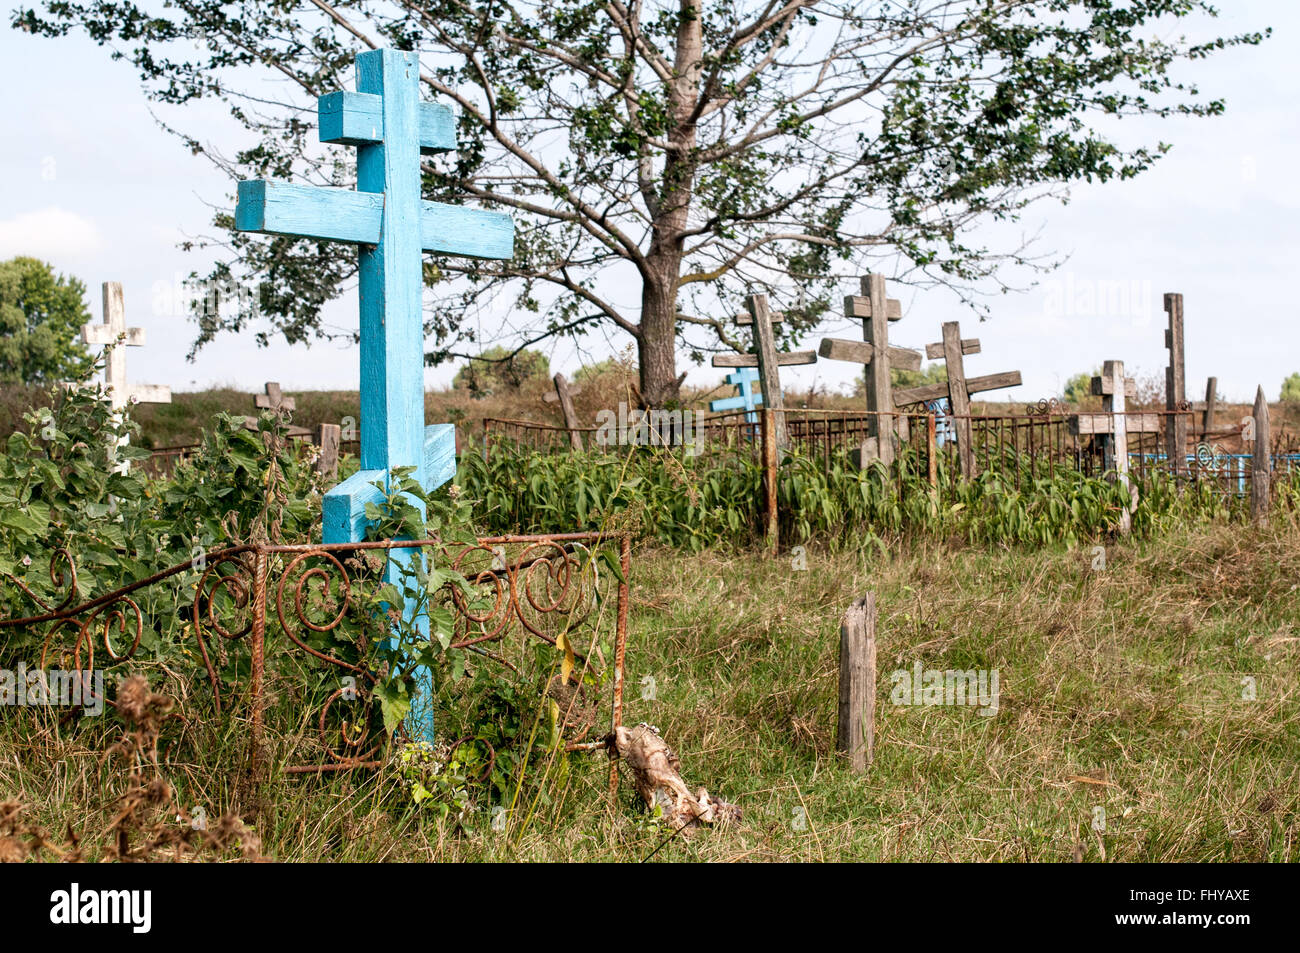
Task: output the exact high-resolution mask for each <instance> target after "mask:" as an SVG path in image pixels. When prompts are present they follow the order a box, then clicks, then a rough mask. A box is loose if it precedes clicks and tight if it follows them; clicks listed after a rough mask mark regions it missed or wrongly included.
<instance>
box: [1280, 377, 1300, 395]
mask: <svg viewBox="0 0 1300 953" xmlns="http://www.w3.org/2000/svg"><path fill="white" fill-rule="evenodd" d="M1280 399H1281V400H1284V401H1298V402H1300V373H1296V374H1292V375H1291V376H1290V377H1288V378H1287V379H1286V380H1284V381H1283V382H1282V396H1281V398H1280Z"/></svg>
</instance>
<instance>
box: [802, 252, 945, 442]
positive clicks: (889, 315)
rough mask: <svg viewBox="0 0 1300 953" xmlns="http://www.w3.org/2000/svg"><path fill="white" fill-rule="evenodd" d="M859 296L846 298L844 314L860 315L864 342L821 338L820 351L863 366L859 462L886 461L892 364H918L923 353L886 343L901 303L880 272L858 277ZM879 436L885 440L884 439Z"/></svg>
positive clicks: (891, 436) (915, 367) (893, 429)
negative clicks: (864, 414)
mask: <svg viewBox="0 0 1300 953" xmlns="http://www.w3.org/2000/svg"><path fill="white" fill-rule="evenodd" d="M861 285H862V295H861V296H856V295H849V296H848V297H846V298H845V299H844V314H845V315H846V316H847V317H850V318H860V319H861V320H862V337H863V341H862V342H859V341H848V340H844V339H841V338H822V342H821V347H820V348H819V349H818V353H819V354H821V356H822V357H825V358H829V359H830V360H832V361H853V362H855V363H858V364H864V365H866V379H867V410H868V411H870V412H871V413H872V417H871V419H869V420H868V421H867V434H868V436H867V439H866V440H865V441H864V442H863V444H862V451H861V456H860V459H861V461H862V463H863V464H865V463H866V461H867V460H869V459H871V458H873V457H874V458H876V459H879V460H880V462H881V463H883V464H885V465H886V466H888V465H889V464H891V463H893V462H894V452H895V443H896V441H897V437H896V434H897V424H896V421H895V419H894V417H893V412H894V390H893V385H892V384H891V382H890V379H889V369H890V367H901V368H903V369H905V370H909V371H919V370H920V369H921V352H920V351H913V350H909V349H908V348H902V347H891V346H890V344H889V322H890V321H898V320H900V319H901V318H902V317H903V308H902V305H901V304H899V302H898V300H897V299H895V298H889V297H887V296H886V294H885V278H884V276H883V275H867V276H866V277H864V278H862V279H861ZM882 437H883V438H884V439H882Z"/></svg>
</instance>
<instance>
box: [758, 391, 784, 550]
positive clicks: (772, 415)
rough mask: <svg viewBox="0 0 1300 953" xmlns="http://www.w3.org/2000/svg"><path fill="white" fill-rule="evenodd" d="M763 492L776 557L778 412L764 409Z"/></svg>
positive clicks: (769, 539)
mask: <svg viewBox="0 0 1300 953" xmlns="http://www.w3.org/2000/svg"><path fill="white" fill-rule="evenodd" d="M762 414H763V492H764V495H765V497H766V508H765V509H766V516H767V534H766V535H767V546H768V552H770V553H771V554H772V555H773V556H775V555H776V554H777V553H778V552H780V549H781V533H780V522H779V521H778V513H777V503H776V490H777V479H778V470H777V463H778V455H777V446H776V433H777V431H776V411H774V410H773V409H772V408H771V407H764V408H763V411H762Z"/></svg>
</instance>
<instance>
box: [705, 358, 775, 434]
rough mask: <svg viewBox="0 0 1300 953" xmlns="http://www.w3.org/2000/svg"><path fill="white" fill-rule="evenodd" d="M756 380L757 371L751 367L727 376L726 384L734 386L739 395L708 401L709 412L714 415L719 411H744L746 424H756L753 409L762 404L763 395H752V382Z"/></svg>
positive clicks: (756, 415)
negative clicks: (742, 409)
mask: <svg viewBox="0 0 1300 953" xmlns="http://www.w3.org/2000/svg"><path fill="white" fill-rule="evenodd" d="M757 380H758V371H756V370H754V368H752V367H742V368H739V369H738V370H735V371H732V372H731V373H730V374H728V375H727V383H728V384H732V385H734V386H735V388H736V390H737V391H739V393H737V394H736V396H735V397H723V398H720V399H718V400H711V401H709V410H711V411H713V412H714V413H715V414H716V413H717V412H718V411H720V410H739V409H741V408H742V407H743V408H744V410H745V420H746V422H748V423H751V424H756V423H758V414H757V413H755V409H756V408H757V407H758V405H759V404H761V403H762V402H763V395H762V394H756V393H754V382H755V381H757Z"/></svg>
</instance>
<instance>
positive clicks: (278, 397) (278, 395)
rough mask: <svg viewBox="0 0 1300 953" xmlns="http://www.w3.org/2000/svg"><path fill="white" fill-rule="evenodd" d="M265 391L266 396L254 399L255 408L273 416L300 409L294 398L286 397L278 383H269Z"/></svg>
mask: <svg viewBox="0 0 1300 953" xmlns="http://www.w3.org/2000/svg"><path fill="white" fill-rule="evenodd" d="M263 389H264V390H265V391H266V393H265V394H258V395H256V396H255V397H254V398H253V404H254V406H256V407H257V408H259V409H260V410H269V411H271V413H273V414H278V413H280V412H281V411H292V410H297V409H298V402H297V401H296V400H294V399H293V398H292V397H286V396H285V395H284V392H283V391H281V390H280V385H279V383H278V382H277V381H267V382H266V386H265V387H264V388H263Z"/></svg>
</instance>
